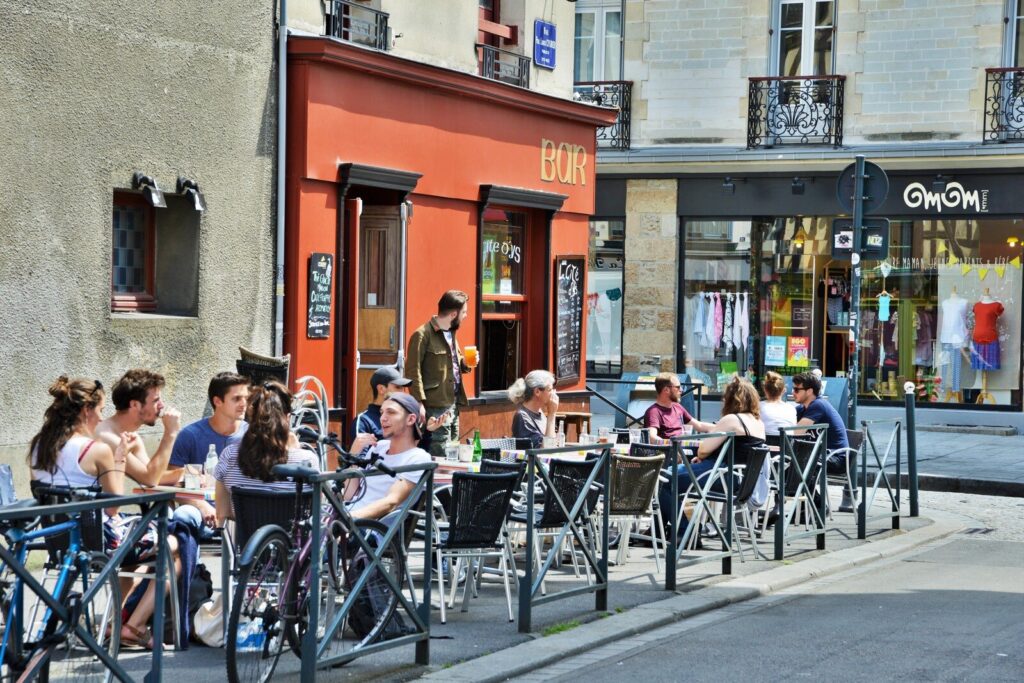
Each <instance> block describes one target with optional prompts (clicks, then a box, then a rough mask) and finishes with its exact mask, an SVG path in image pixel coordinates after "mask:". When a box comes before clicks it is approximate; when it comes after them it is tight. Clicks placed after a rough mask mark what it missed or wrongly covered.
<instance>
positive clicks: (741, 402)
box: [658, 377, 768, 538]
mask: <svg viewBox="0 0 1024 683" xmlns="http://www.w3.org/2000/svg"><path fill="white" fill-rule="evenodd" d="M706 431H709V432H731V433H733V434H735V435H736V437H735V438H734V440H733V461H734V462H735V464H737V465H744V464H746V462H747V460H748V459H749V457H750V453H751V450H752V449H754V448H756V447H758V446H763V445H764V437H765V432H764V423H763V422H761V409H760V399H759V397H758V395H757V390H756V389H755V388H754V385H753V384H751V383H750V382H748V381H747V380H745V379H742V378H740V377H733V378H732V380H731V381H730V382H729V383H728V384H727V385H726V386H725V391H724V392H723V393H722V415H721V417H720V418H719V419H718V422H716V423H714V424H713V425H711V426H710V427H709V428H708V429H707V430H706ZM724 441H725V437H724V436H715V437H711V438H707V439H702V440H701V442H700V446H699V447H698V448H697V453H696V455H694V456H693V457H692V458H691V460H690V463H691V465H692V468H693V475H694V477H696V478H697V485H703V483H704V481H705V480H706V475H707V474H708V473H709V472H710V471H711V469H712V468H713V467H714V466H715V460H716V457H717V455H718V449H719V447H720V446H721V445H722V443H723V442H724ZM725 464H726V463H725V462H724V461H723V465H725ZM767 475H768V469H767V468H766V467H762V468H761V473H760V474H759V477H760V478H761V480H762V481H759V482H758V487H757V488H758V489H759V490H760V496H758V494H757V492H755V495H754V496H752V498H754V499H755V501H754V502H755V504H757V505H761V504H763V503H764V500H765V499H766V498H767V495H768V479H767ZM678 481H679V495H680V496H682V495H684V494H685V493H686V489H687V488H689V486H690V484H691V483H692V480H691V478H690V473H689V472H687V471H686V468H685V467H680V468H679V478H678ZM658 501H659V502H660V504H661V514H662V519H663V520H664V521H665V525H666V528H668V526H669V525H671V523H672V517H673V516H674V514H675V512H676V510H678V509H679V501H673V500H672V487H671V485H670V483H668V482H666V483H663V484H662V485H661V489H660V491H659V493H658ZM687 524H688V520H687V517H686V515H685V513H683V514H681V516H680V520H679V537H680V538H682V536H683V534H684V533H685V532H686V526H687Z"/></svg>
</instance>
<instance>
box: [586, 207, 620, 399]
mask: <svg viewBox="0 0 1024 683" xmlns="http://www.w3.org/2000/svg"><path fill="white" fill-rule="evenodd" d="M598 222H605V223H611V222H621V223H622V285H621V289H622V299H621V300H622V302H623V309H625V301H626V217H625V216H591V217H590V219H589V221H588V224H589V225H592V224H593V223H598ZM593 249H594V247H593V243H592V242H591V238H589V237H588V240H587V296H590V277H591V275H592V273H593V272H594V268H593V266H592V265H591V264H590V259H591V257H592V250H593ZM623 312H624V311H623ZM625 334H626V319H625V315H623V316H621V318H620V319H619V363H618V365H619V369H618V371H617V372H602V371H601V370H599V369H598V366H597V364H596V361H595V362H594V363H595V364H594V366H593V367H591V360H590V358H589V357H588V353H589V350H590V349H589V345H590V328H589V325H588V327H587V348H586V349H584V354H583V366H584V367H585V368H586V371H587V377H588V378H590V377H593V378H595V379H621V378H622V373H623V359H624V357H625V352H624V350H623V344H622V342H623V337H625ZM607 365H609V366H610V365H611V364H610V363H608V364H607Z"/></svg>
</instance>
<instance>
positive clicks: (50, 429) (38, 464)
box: [28, 375, 103, 474]
mask: <svg viewBox="0 0 1024 683" xmlns="http://www.w3.org/2000/svg"><path fill="white" fill-rule="evenodd" d="M49 394H50V396H52V397H53V402H52V403H50V405H49V407H48V408H47V409H46V413H45V414H44V415H43V426H42V428H41V429H40V430H39V433H38V434H36V435H35V436H33V437H32V440H31V441H30V442H29V447H28V462H29V466H30V467H32V468H34V469H37V470H44V471H46V472H49V473H51V474H53V473H54V472H56V471H57V460H58V457H59V455H60V450H61V449H62V448H64V444H66V443H67V442H68V439H70V438H71V436H72V434H74V433H75V428H76V427H77V426H78V421H79V419H80V418H81V415H82V409H83V408H93V407H95V406H97V405H99V403H100V401H102V400H103V385H102V384H100V383H99V382H96V381H94V380H89V379H82V378H75V379H69V378H68V376H67V375H61V376H60V377H58V378H57V379H56V380H54V382H53V384H51V385H50V388H49Z"/></svg>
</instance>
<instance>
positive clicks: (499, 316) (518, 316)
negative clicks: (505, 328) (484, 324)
mask: <svg viewBox="0 0 1024 683" xmlns="http://www.w3.org/2000/svg"><path fill="white" fill-rule="evenodd" d="M522 318H523V314H522V313H484V314H483V319H484V320H522Z"/></svg>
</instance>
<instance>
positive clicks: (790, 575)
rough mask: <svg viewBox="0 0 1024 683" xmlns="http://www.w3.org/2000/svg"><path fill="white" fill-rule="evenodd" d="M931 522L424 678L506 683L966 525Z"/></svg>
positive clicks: (899, 551) (888, 554) (437, 670)
mask: <svg viewBox="0 0 1024 683" xmlns="http://www.w3.org/2000/svg"><path fill="white" fill-rule="evenodd" d="M929 518H930V519H931V521H932V523H931V524H929V525H928V526H924V527H921V528H919V529H915V530H913V531H908V532H904V533H901V534H900V535H898V536H892V537H889V538H886V539H883V540H881V541H874V542H870V543H867V544H864V545H861V546H857V547H854V548H847V549H845V550H838V551H835V552H832V553H828V554H825V555H819V556H816V557H812V558H809V559H806V560H801V561H799V562H797V563H795V564H791V565H783V566H781V567H775V568H773V569H769V570H766V571H764V572H760V573H758V574H754V575H752V576H748V577H744V578H738V579H734V580H729V581H725V582H722V583H718V584H715V585H713V586H708V587H706V588H701V589H699V590H696V591H693V592H691V593H685V594H682V595H672V596H671V597H668V598H666V599H664V600H659V601H657V602H652V603H647V604H644V605H639V606H637V607H634V608H632V609H630V610H627V611H625V612H622V613H620V614H612V615H610V616H608V617H607V618H604V619H598V620H596V621H592V622H589V623H586V624H583V625H581V626H579V627H577V628H574V629H572V630H571V631H568V632H565V633H559V634H556V635H553V636H549V637H546V638H536V639H534V640H530V641H527V642H525V643H521V644H519V645H516V646H514V647H510V648H507V649H505V650H501V651H499V652H494V653H491V654H488V655H484V656H483V657H478V658H476V659H472V660H470V661H468V662H462V663H460V664H456V665H454V666H451V667H448V668H445V669H441V668H438V667H432V669H433V670H432V671H431V672H430V673H427V674H426V675H424V676H423V677H422V678H423V679H425V680H445V681H476V682H479V683H490V682H496V681H505V680H508V679H509V678H513V677H516V676H521V675H523V674H526V673H529V672H530V671H534V670H536V669H540V668H543V667H545V666H547V665H549V664H553V663H555V662H558V661H560V660H562V659H565V658H566V657H571V656H575V655H578V654H581V653H583V652H586V651H588V650H592V649H595V648H598V647H601V646H603V645H607V644H608V643H611V642H614V641H616V640H620V639H622V638H624V637H627V636H633V635H637V634H639V633H643V632H647V631H650V630H653V629H656V628H659V627H661V626H665V625H667V624H671V623H674V622H676V621H680V620H682V619H687V618H689V617H692V616H695V615H698V614H702V613H705V612H709V611H711V610H715V609H719V608H721V607H725V606H727V605H731V604H734V603H738V602H744V601H746V600H751V599H753V598H757V597H760V596H762V595H766V594H769V593H773V592H777V591H780V590H783V589H786V588H789V587H791V586H794V585H797V584H800V583H804V582H806V581H810V580H811V579H815V578H819V577H822V576H826V575H829V574H835V573H837V572H840V571H845V570H847V569H852V568H854V567H857V566H860V565H864V564H868V563H870V562H874V561H876V560H879V559H882V558H885V557H892V556H894V555H899V554H902V553H905V552H907V551H909V550H912V549H914V548H916V547H918V546H921V545H924V544H926V543H929V542H932V541H936V540H939V539H941V538H944V537H946V536H950V535H952V534H954V533H956V532H957V531H960V530H961V529H963V528H964V525H963V523H961V522H960V521H959V520H958V519H956V518H954V517H946V516H945V515H941V514H931V513H930V514H929Z"/></svg>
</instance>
